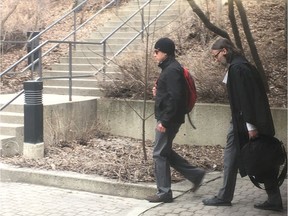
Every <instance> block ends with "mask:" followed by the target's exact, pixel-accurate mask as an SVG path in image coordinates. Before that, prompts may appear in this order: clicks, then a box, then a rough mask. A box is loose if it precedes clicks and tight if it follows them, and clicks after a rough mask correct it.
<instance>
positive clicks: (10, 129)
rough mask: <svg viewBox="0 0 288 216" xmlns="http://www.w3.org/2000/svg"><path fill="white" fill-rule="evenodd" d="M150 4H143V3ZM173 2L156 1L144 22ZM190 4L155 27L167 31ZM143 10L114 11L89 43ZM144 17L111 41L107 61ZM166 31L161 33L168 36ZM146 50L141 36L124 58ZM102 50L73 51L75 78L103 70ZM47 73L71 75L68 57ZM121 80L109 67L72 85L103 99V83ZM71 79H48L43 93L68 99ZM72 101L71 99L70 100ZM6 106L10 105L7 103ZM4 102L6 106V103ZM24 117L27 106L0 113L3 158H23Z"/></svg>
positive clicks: (133, 5)
mask: <svg viewBox="0 0 288 216" xmlns="http://www.w3.org/2000/svg"><path fill="white" fill-rule="evenodd" d="M143 2H146V0H140V3H143ZM170 2H171V0H152V1H151V3H150V4H151V5H150V6H147V7H146V9H145V10H144V15H145V16H144V20H145V23H148V20H152V19H153V18H154V17H155V16H156V14H158V13H159V11H162V10H163V9H164V8H165V7H166V6H167V5H168V4H169V3H170ZM183 3H184V4H186V5H187V4H188V3H187V2H186V1H184V0H177V1H176V3H174V5H173V6H172V7H171V8H170V9H169V10H168V11H166V12H165V13H164V14H163V15H162V16H161V17H160V18H159V19H158V20H157V21H156V22H155V23H154V24H153V25H152V26H151V27H150V29H155V28H158V27H163V26H165V25H167V24H168V23H171V22H173V20H175V19H176V18H177V17H178V16H179V14H180V11H179V4H183ZM138 8H139V5H138V0H130V1H129V3H127V4H126V5H122V6H121V7H120V8H119V10H118V11H117V15H116V13H114V12H113V11H111V17H110V18H109V20H107V22H106V23H105V24H104V25H103V26H100V27H98V26H97V29H96V30H95V32H93V33H91V35H90V36H89V37H87V39H86V40H85V41H88V42H89V41H90V42H100V41H101V40H102V39H103V38H105V37H106V36H107V35H109V34H110V33H111V31H113V30H114V29H115V28H117V27H118V26H120V25H121V23H122V22H123V20H126V19H127V17H129V16H130V15H131V14H133V13H134V12H135V11H136V10H137V9H138ZM140 20H141V16H140V15H137V16H136V17H134V18H133V19H131V20H130V21H129V22H128V23H127V25H126V26H125V27H123V28H121V29H120V30H119V31H118V32H117V33H115V34H114V35H113V36H112V37H111V38H110V39H109V40H108V41H107V58H108V59H109V58H111V57H112V56H113V55H114V54H115V53H117V52H118V51H119V49H121V48H122V47H123V46H124V45H125V44H127V43H128V41H129V40H131V38H133V37H134V36H135V35H136V34H137V33H138V32H139V31H140V30H141V22H140ZM164 30H165V28H163V29H162V30H161V31H163V32H164ZM140 46H142V40H141V36H139V37H138V38H137V39H136V40H135V41H134V42H133V43H132V44H130V45H129V46H128V48H127V49H125V50H124V51H123V52H122V53H121V54H120V55H125V54H126V55H133V53H134V52H137V51H138V50H139V47H140ZM102 49H103V48H102V47H101V46H95V45H77V48H76V50H75V51H73V54H72V56H73V59H72V64H73V65H72V73H73V75H74V76H75V75H84V74H94V73H95V72H96V71H97V70H98V69H99V68H100V67H102V64H103V62H102V59H103V57H102ZM49 68H50V69H49V70H48V69H45V70H44V71H43V77H51V76H53V77H57V76H67V75H68V71H69V70H68V57H61V58H60V62H59V63H57V64H53V65H51V66H50V67H49ZM120 77H121V72H120V70H119V68H118V66H117V65H116V64H113V63H111V64H109V65H108V66H107V68H106V74H105V75H104V74H103V73H98V74H95V76H93V77H89V78H77V79H73V81H72V88H73V90H72V95H73V96H93V97H97V98H98V97H101V96H102V95H103V91H102V89H101V87H100V85H99V84H100V83H101V82H103V80H104V78H105V82H111V81H112V80H115V79H116V80H117V79H118V78H120ZM68 86H69V85H68V79H64V78H61V79H60V78H59V79H46V80H44V86H43V93H44V94H53V95H68V92H69V90H68V88H69V87H68ZM67 97H68V96H67ZM1 100H2V98H1ZM1 102H2V101H0V105H1ZM3 102H6V101H3ZM3 102H2V103H3ZM23 121H24V116H23V104H16V105H14V104H10V105H9V106H8V107H6V108H5V110H4V111H1V112H0V156H1V155H2V156H13V155H15V154H22V152H23V140H24V138H23V132H24V125H23Z"/></svg>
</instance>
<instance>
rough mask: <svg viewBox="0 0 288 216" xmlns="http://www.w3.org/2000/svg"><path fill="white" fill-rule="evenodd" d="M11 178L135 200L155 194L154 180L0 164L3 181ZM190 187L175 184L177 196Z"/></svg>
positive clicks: (190, 185)
mask: <svg viewBox="0 0 288 216" xmlns="http://www.w3.org/2000/svg"><path fill="white" fill-rule="evenodd" d="M9 181H10V182H21V183H29V184H37V185H45V186H52V187H58V188H64V189H72V190H80V191H86V192H92V193H99V194H106V195H113V196H120V197H128V198H135V199H145V198H146V197H147V196H149V195H151V194H155V193H156V185H155V183H154V182H152V183H137V184H136V183H126V182H121V181H118V180H113V179H108V178H104V177H101V176H96V175H87V174H79V173H75V172H69V171H53V170H39V169H32V168H20V167H16V166H12V165H8V164H3V163H0V182H9ZM191 187H192V184H191V183H190V182H189V181H188V180H184V181H182V182H178V183H175V184H172V190H173V194H174V197H178V196H180V195H181V194H183V193H186V192H187V191H188V190H190V189H191Z"/></svg>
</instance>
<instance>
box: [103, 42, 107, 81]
mask: <svg viewBox="0 0 288 216" xmlns="http://www.w3.org/2000/svg"><path fill="white" fill-rule="evenodd" d="M106 55H107V53H106V40H105V41H104V42H103V81H105V78H106V59H107V56H106Z"/></svg>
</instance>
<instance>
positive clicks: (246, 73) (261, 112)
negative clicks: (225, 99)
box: [227, 56, 275, 176]
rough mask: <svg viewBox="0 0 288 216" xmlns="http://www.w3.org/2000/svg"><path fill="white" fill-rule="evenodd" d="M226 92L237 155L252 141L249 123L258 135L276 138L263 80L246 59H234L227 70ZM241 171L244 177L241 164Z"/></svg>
mask: <svg viewBox="0 0 288 216" xmlns="http://www.w3.org/2000/svg"><path fill="white" fill-rule="evenodd" d="M227 91H228V96H229V102H230V108H231V113H232V122H233V130H234V137H235V138H234V142H235V144H236V145H237V149H238V153H240V148H242V146H243V145H244V144H245V143H247V142H248V139H249V138H248V131H247V128H246V122H248V123H250V124H253V125H254V126H255V127H256V128H257V130H258V133H259V134H264V135H269V136H274V134H275V130H274V124H273V120H272V115H271V111H270V107H269V102H268V98H267V95H266V92H265V88H264V85H263V83H262V80H261V77H260V75H259V72H258V71H257V69H256V68H255V67H254V66H252V65H251V64H250V63H249V62H248V61H247V60H246V59H245V58H244V57H241V56H235V57H234V58H232V61H231V63H230V66H229V69H228V80H227ZM239 167H240V168H239V169H240V174H241V175H242V176H245V172H244V171H243V170H242V164H241V163H240V164H239Z"/></svg>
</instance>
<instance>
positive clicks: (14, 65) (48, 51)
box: [0, 0, 118, 78]
mask: <svg viewBox="0 0 288 216" xmlns="http://www.w3.org/2000/svg"><path fill="white" fill-rule="evenodd" d="M87 1H88V0H84V1H83V2H82V3H81V4H79V5H78V6H76V7H75V8H73V9H72V10H71V11H69V12H67V13H66V14H64V15H63V16H62V17H60V18H59V19H57V20H56V21H55V22H53V23H52V24H51V25H49V26H48V27H47V28H46V29H44V30H43V31H41V32H40V33H39V34H37V35H36V36H34V37H33V38H31V39H30V40H28V41H26V43H32V42H33V41H34V40H36V39H37V38H38V37H40V36H41V35H42V34H44V33H45V32H47V31H48V30H50V29H51V28H52V27H54V26H55V25H56V24H58V23H59V22H60V21H62V20H63V19H65V18H66V17H67V16H69V15H70V14H71V13H73V12H74V15H75V11H77V10H78V9H79V8H80V7H82V6H83V4H85V3H86V2H87ZM114 3H116V5H118V0H111V1H110V2H109V3H108V4H106V5H105V6H104V7H102V8H101V9H100V10H99V11H97V12H96V13H95V14H94V15H93V16H91V17H90V18H89V19H88V20H86V21H85V22H84V23H82V24H81V25H80V26H78V27H77V28H76V26H75V19H74V30H73V31H71V32H70V33H69V34H68V35H66V36H65V37H64V38H62V39H61V41H64V40H66V39H67V38H69V37H70V36H71V35H72V34H74V41H76V36H75V33H76V32H77V31H78V30H79V29H80V28H82V27H83V26H84V25H86V24H87V23H88V22H89V21H91V20H92V19H94V18H95V16H97V15H98V14H99V13H101V12H102V11H103V10H105V9H106V8H107V7H109V6H111V5H112V4H114ZM3 42H5V41H3ZM58 45H59V44H55V45H54V46H52V47H51V48H50V49H48V50H47V51H46V52H45V53H43V57H44V56H46V55H47V54H49V53H50V52H51V51H52V50H54V49H55V48H56V47H57V46H58ZM33 50H34V49H33ZM35 52H37V50H35V51H33V52H32V51H30V52H29V54H30V55H25V57H26V58H28V57H30V56H31V55H32V54H33V53H35ZM36 63H38V59H36V60H35V61H33V62H32V63H31V64H29V65H27V66H26V67H25V68H23V69H22V70H21V71H20V73H23V72H25V71H26V70H28V69H30V68H31V66H32V65H34V64H36ZM18 64H19V63H17V62H15V63H14V64H12V65H11V66H9V67H8V69H6V70H4V71H3V72H2V73H1V74H0V78H1V77H2V76H3V75H5V74H6V73H8V72H9V71H10V70H12V69H13V68H14V67H16V66H17V65H18Z"/></svg>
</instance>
